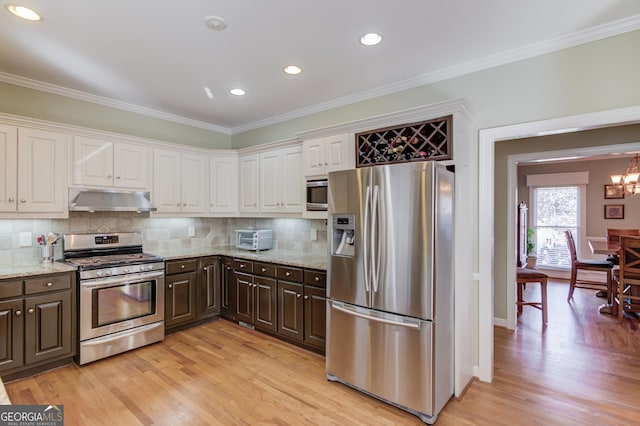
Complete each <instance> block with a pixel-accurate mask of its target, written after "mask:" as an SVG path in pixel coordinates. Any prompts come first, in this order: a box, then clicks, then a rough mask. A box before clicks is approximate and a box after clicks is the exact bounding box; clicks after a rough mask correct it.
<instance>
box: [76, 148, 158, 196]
mask: <svg viewBox="0 0 640 426" xmlns="http://www.w3.org/2000/svg"><path fill="white" fill-rule="evenodd" d="M149 162H150V155H149V148H147V147H145V146H142V145H137V144H129V143H123V142H116V141H111V140H108V139H100V138H94V137H85V136H73V178H72V182H73V184H74V185H80V186H101V187H115V188H123V189H149V187H150V185H149Z"/></svg>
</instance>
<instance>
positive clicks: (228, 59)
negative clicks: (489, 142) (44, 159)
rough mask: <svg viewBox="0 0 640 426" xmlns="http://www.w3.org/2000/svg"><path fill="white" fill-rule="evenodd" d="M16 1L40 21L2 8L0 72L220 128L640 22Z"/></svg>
mask: <svg viewBox="0 0 640 426" xmlns="http://www.w3.org/2000/svg"><path fill="white" fill-rule="evenodd" d="M5 1H9V0H5ZM12 1H13V2H14V3H21V2H22V3H21V4H24V5H26V6H29V7H32V8H34V9H35V10H37V11H38V12H39V13H40V14H41V15H42V16H43V17H44V21H42V22H38V23H33V22H27V21H23V20H20V19H19V18H16V17H14V16H12V15H10V14H9V13H8V12H7V11H6V10H2V11H1V13H0V81H5V82H9V83H13V84H19V85H23V86H27V87H35V88H38V89H40V90H45V91H49V92H53V93H60V94H64V95H67V96H72V97H76V98H79V99H85V100H90V101H93V102H98V103H102V104H107V105H112V106H116V107H120V108H124V109H128V110H133V111H138V112H143V113H146V114H149V115H152V116H158V117H162V118H168V119H172V120H175V121H178V122H185V123H188V124H193V125H197V126H201V127H205V128H210V129H213V130H217V131H223V132H226V133H237V132H239V131H243V130H247V129H251V128H255V127H259V126H262V125H265V124H270V123H274V122H278V121H282V120H284V119H287V118H293V117H296V116H301V115H304V114H308V113H312V112H316V111H320V110H323V109H327V108H330V107H335V106H338V105H344V104H347V103H350V102H354V101H357V100H361V99H367V98H370V97H374V96H379V95H380V94H384V93H391V92H394V91H398V90H402V89H406V88H410V87H415V86H418V85H421V84H425V83H429V82H432V81H437V80H440V79H444V78H446V77H449V76H453V75H460V74H463V73H466V72H472V71H476V70H478V69H482V68H486V67H490V66H494V65H498V64H500V63H505V62H509V61H512V60H517V59H522V58H524V57H528V56H532V55H535V54H540V53H544V52H547V51H552V50H556V49H559V48H564V47H568V46H570V45H575V44H579V43H584V42H587V41H592V40H595V39H598V38H603V37H606V36H609V35H613V34H618V33H622V32H626V31H630V30H634V29H638V28H640V1H638V0H561V1H558V0H536V1H531V0H482V1H479V0H393V1H392V0H375V1H372V0H184V1H158V0H133V1H131V0H109V1H104V0H103V1H100V0H94V1H86V0H82V1H81V0H55V1H52V0H12ZM211 15H217V16H220V17H222V18H224V19H225V20H226V21H227V23H228V27H227V28H226V29H225V30H223V31H213V30H211V29H209V28H207V27H206V26H205V24H204V20H205V18H206V17H207V16H211ZM371 31H375V32H379V33H381V34H382V35H383V37H384V39H383V41H382V43H381V44H380V45H378V46H376V47H364V46H362V45H360V44H359V43H358V39H359V37H360V36H361V35H362V34H364V33H366V32H371ZM291 63H295V64H298V65H300V66H302V67H303V69H304V72H303V73H302V74H300V75H298V76H287V75H285V74H284V73H283V72H282V68H283V67H284V66H285V65H288V64H291ZM204 86H207V87H209V88H211V91H212V92H213V95H214V97H215V98H214V99H213V100H210V99H208V98H207V96H206V95H205V92H204ZM233 87H241V88H243V89H245V90H246V92H247V94H246V95H245V96H243V97H235V96H233V95H231V94H229V92H228V90H229V89H231V88H233Z"/></svg>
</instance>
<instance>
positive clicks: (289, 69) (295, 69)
mask: <svg viewBox="0 0 640 426" xmlns="http://www.w3.org/2000/svg"><path fill="white" fill-rule="evenodd" d="M282 70H283V71H284V72H286V73H287V74H291V75H296V74H300V73H301V72H302V68H300V67H299V66H297V65H287V66H286V67H284V68H283V69H282Z"/></svg>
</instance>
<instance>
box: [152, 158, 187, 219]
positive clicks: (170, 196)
mask: <svg viewBox="0 0 640 426" xmlns="http://www.w3.org/2000/svg"><path fill="white" fill-rule="evenodd" d="M180 161H181V158H180V152H178V151H171V150H166V149H155V150H154V152H153V194H152V195H153V204H154V205H155V207H156V208H157V209H158V210H157V211H158V213H177V212H180V207H181V204H182V203H181V197H180V191H181V190H182V187H181V174H182V171H181V169H180V166H181V162H180Z"/></svg>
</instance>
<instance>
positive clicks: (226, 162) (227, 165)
mask: <svg viewBox="0 0 640 426" xmlns="http://www.w3.org/2000/svg"><path fill="white" fill-rule="evenodd" d="M209 191H210V192H209V212H210V213H214V214H216V213H236V212H237V211H238V156H237V155H236V154H235V153H225V154H214V155H213V157H211V158H210V159H209Z"/></svg>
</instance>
